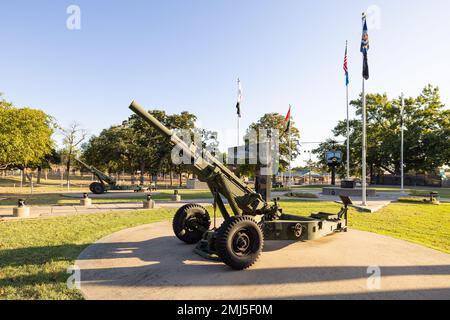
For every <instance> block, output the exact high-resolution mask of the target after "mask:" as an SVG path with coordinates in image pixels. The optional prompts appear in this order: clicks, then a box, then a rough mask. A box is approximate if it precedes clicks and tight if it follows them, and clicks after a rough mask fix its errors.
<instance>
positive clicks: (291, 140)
mask: <svg viewBox="0 0 450 320" xmlns="http://www.w3.org/2000/svg"><path fill="white" fill-rule="evenodd" d="M284 120H285V117H284V116H282V115H281V114H278V113H268V114H265V115H264V116H262V117H261V119H259V120H258V121H257V122H255V123H252V124H251V125H250V126H249V128H248V129H247V133H246V136H245V139H246V140H248V138H249V135H250V132H251V131H253V132H256V135H257V138H258V139H259V130H260V129H266V130H278V131H279V151H278V152H279V154H278V155H279V159H280V161H279V164H280V167H279V170H280V171H282V172H285V171H286V170H287V169H288V166H289V162H290V161H291V156H292V161H294V160H295V159H296V158H297V157H298V155H299V153H300V149H299V142H298V141H299V140H300V130H299V129H297V128H296V127H295V122H294V121H293V120H291V129H290V134H291V135H290V136H289V132H288V131H286V128H285V127H284ZM241 167H242V168H241V169H242V170H241V172H243V173H246V174H248V175H251V173H252V172H254V165H250V166H241Z"/></svg>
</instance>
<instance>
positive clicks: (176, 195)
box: [172, 190, 181, 202]
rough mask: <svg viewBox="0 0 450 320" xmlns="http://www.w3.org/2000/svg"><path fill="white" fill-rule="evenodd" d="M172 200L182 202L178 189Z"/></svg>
mask: <svg viewBox="0 0 450 320" xmlns="http://www.w3.org/2000/svg"><path fill="white" fill-rule="evenodd" d="M172 201H175V202H180V201H181V196H180V194H179V193H178V190H175V191H174V192H173V196H172Z"/></svg>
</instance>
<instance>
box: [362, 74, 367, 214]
mask: <svg viewBox="0 0 450 320" xmlns="http://www.w3.org/2000/svg"><path fill="white" fill-rule="evenodd" d="M362 131H363V132H362V182H361V185H362V205H363V206H367V181H366V179H367V168H366V156H367V132H366V92H365V80H364V77H363V81H362Z"/></svg>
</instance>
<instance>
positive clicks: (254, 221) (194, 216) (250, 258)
mask: <svg viewBox="0 0 450 320" xmlns="http://www.w3.org/2000/svg"><path fill="white" fill-rule="evenodd" d="M130 109H131V110H132V111H133V112H135V113H136V114H137V115H138V116H140V117H141V118H142V119H143V120H144V121H145V122H147V123H148V124H149V125H150V126H152V127H153V128H155V129H156V130H157V131H158V132H159V133H160V134H161V135H162V136H163V137H165V138H167V140H168V141H169V142H170V144H171V145H172V146H176V147H177V148H179V149H180V153H182V154H183V157H184V158H190V159H191V164H190V167H191V169H192V171H193V172H194V174H196V175H197V176H198V178H199V180H200V181H202V182H205V183H207V184H208V187H209V189H210V191H211V193H212V195H213V198H214V208H218V209H219V210H220V213H221V214H222V216H223V218H224V219H225V221H224V222H223V224H222V225H221V226H220V227H219V228H218V229H215V228H214V229H213V230H210V227H211V218H210V215H209V213H208V211H207V210H206V209H205V208H204V207H202V206H200V205H197V204H188V205H185V206H183V207H181V208H180V209H179V210H178V211H177V212H176V214H175V217H174V220H173V231H174V233H175V235H176V236H177V237H178V238H179V239H180V240H181V241H183V242H185V243H187V244H197V247H196V249H195V251H196V252H197V253H198V254H200V255H202V256H204V257H207V258H211V259H216V260H220V261H222V262H224V263H225V264H227V265H228V266H230V267H231V268H233V269H236V270H243V269H246V268H249V267H250V266H252V265H253V264H254V263H255V262H256V261H257V260H258V258H259V256H260V254H261V252H262V249H263V245H264V239H265V240H296V241H306V240H313V239H318V238H320V237H323V236H326V235H329V234H331V233H334V232H340V231H347V210H348V209H347V207H348V205H349V204H351V201H350V199H348V198H342V200H343V202H344V207H343V208H342V210H341V211H340V212H339V213H338V214H327V213H316V214H312V215H311V216H310V217H298V216H294V215H289V214H284V213H283V210H282V208H281V207H280V206H279V204H278V201H277V200H274V203H273V204H268V203H267V202H265V201H264V200H263V198H262V197H261V195H260V194H258V193H255V192H254V191H253V190H252V189H250V188H249V187H247V185H246V184H245V183H244V182H243V181H241V180H240V179H239V178H238V177H236V176H235V175H234V174H233V173H232V172H231V171H230V170H229V169H228V168H227V167H226V166H225V165H223V164H222V163H221V162H220V161H218V160H217V159H216V158H215V157H213V156H212V155H211V154H209V153H208V152H204V151H202V150H200V149H199V148H198V147H197V146H196V145H194V144H192V145H187V144H186V143H185V142H183V141H182V140H181V139H180V138H179V137H178V136H177V135H176V134H174V132H172V131H171V130H169V129H168V128H166V127H165V126H164V125H162V124H161V123H160V122H159V121H158V120H157V119H156V118H155V117H153V116H152V115H151V114H150V113H148V112H147V111H145V110H144V109H143V108H142V107H141V106H139V105H138V104H137V103H136V102H134V101H133V102H132V103H131V105H130ZM224 199H226V201H227V202H228V205H229V207H230V208H231V212H229V211H228V210H227V207H226V206H225V201H224ZM214 210H215V209H214Z"/></svg>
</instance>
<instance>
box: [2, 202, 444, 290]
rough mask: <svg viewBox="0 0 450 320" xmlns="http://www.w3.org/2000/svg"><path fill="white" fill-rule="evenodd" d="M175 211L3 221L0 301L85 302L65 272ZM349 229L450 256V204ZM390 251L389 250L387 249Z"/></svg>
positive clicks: (390, 212)
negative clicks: (100, 247)
mask: <svg viewBox="0 0 450 320" xmlns="http://www.w3.org/2000/svg"><path fill="white" fill-rule="evenodd" d="M281 204H282V206H283V208H284V212H286V213H290V214H297V215H309V214H310V213H311V212H319V211H322V212H330V213H335V212H338V210H339V209H340V205H339V204H336V203H334V202H308V201H298V200H289V201H283V202H282V203H281ZM174 212H175V210H169V209H165V210H164V209H158V210H150V211H132V212H116V213H108V214H93V215H79V216H68V217H58V218H48V219H33V220H22V221H3V222H0V299H81V298H82V297H81V295H80V294H79V293H78V292H77V291H76V290H75V291H74V290H69V289H67V287H66V280H67V277H68V275H67V274H66V270H67V267H68V266H70V265H72V264H73V262H74V260H75V259H76V258H77V257H78V255H79V254H80V253H81V251H82V250H83V249H84V248H86V246H88V245H89V244H91V243H93V242H95V241H96V240H98V239H100V238H102V237H103V236H106V235H108V234H111V233H113V232H115V231H119V230H122V229H125V228H129V227H133V226H137V225H142V224H147V223H152V222H157V221H162V220H167V219H171V218H172V217H173V214H174ZM349 219H350V227H351V228H354V229H359V230H363V231H369V232H375V233H379V234H383V235H388V236H393V237H396V238H400V239H404V240H407V241H411V242H415V243H418V244H422V245H425V246H428V247H430V248H434V249H436V250H440V251H443V252H446V253H450V204H442V205H440V206H433V205H422V204H420V205H415V204H403V203H394V204H392V205H390V206H388V207H386V208H385V209H383V210H381V211H379V212H378V213H375V214H369V213H358V212H356V211H355V210H353V209H352V210H350V215H349ZM387 249H388V248H387Z"/></svg>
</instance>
